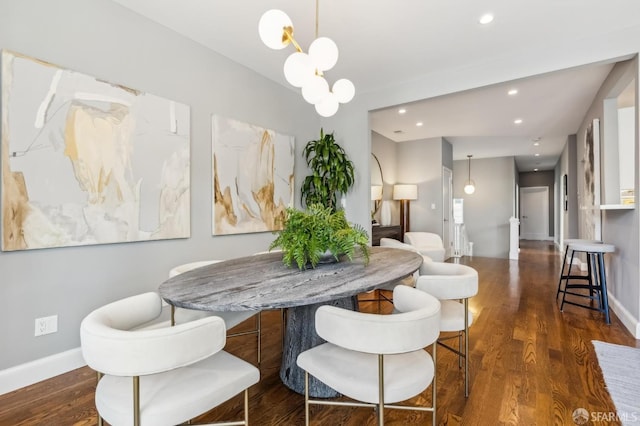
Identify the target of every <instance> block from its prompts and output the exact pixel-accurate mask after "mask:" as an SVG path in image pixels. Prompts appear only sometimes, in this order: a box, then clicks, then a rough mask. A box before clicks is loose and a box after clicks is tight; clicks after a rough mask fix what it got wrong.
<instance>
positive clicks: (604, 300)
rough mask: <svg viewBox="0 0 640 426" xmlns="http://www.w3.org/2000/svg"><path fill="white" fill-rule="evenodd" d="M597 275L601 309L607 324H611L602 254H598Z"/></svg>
mask: <svg viewBox="0 0 640 426" xmlns="http://www.w3.org/2000/svg"><path fill="white" fill-rule="evenodd" d="M597 257H598V274H599V279H600V293H601V297H600V298H601V300H602V309H603V311H604V317H605V319H606V321H607V324H611V321H610V318H609V296H608V294H607V273H606V270H605V267H604V254H603V253H598V255H597Z"/></svg>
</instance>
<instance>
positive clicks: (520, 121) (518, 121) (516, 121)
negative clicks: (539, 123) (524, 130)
mask: <svg viewBox="0 0 640 426" xmlns="http://www.w3.org/2000/svg"><path fill="white" fill-rule="evenodd" d="M513 122H514V123H515V124H522V118H516V119H515V120H513Z"/></svg>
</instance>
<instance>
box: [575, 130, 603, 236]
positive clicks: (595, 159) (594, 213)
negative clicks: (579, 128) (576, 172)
mask: <svg viewBox="0 0 640 426" xmlns="http://www.w3.org/2000/svg"><path fill="white" fill-rule="evenodd" d="M582 164H584V181H583V182H584V186H583V190H582V194H583V195H582V200H581V202H580V212H581V214H582V221H581V225H582V229H581V232H580V235H581V238H584V239H587V240H599V239H601V234H602V233H601V219H600V120H598V119H597V118H596V119H594V120H593V121H592V122H591V123H589V126H588V127H587V130H586V132H585V137H584V156H583V158H582Z"/></svg>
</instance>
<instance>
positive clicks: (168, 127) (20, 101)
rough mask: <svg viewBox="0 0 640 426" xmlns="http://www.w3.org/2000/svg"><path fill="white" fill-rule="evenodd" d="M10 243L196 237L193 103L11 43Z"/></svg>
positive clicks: (6, 109) (5, 115)
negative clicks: (15, 48) (60, 63)
mask: <svg viewBox="0 0 640 426" xmlns="http://www.w3.org/2000/svg"><path fill="white" fill-rule="evenodd" d="M1 106H2V149H1V159H2V162H1V166H2V187H1V188H2V203H1V213H2V250H4V251H12V250H26V249H38V248H46V247H65V246H79V245H89V244H106V243H120V242H132V241H145V240H158V239H168V238H187V237H189V236H190V210H189V198H190V193H189V192H190V182H189V176H190V171H189V170H190V165H189V160H190V111H189V107H188V106H187V105H184V104H180V103H178V102H174V101H171V100H168V99H164V98H161V97H158V96H154V95H150V94H148V93H144V92H141V91H138V90H134V89H131V88H128V87H123V86H120V85H116V84H111V83H108V82H106V81H102V80H98V79H96V78H94V77H91V76H89V75H85V74H82V73H78V72H74V71H70V70H66V69H62V68H59V67H57V66H55V65H52V64H49V63H46V62H43V61H39V60H37V59H33V58H29V57H26V56H23V55H19V54H15V53H12V52H8V51H3V52H2V104H1Z"/></svg>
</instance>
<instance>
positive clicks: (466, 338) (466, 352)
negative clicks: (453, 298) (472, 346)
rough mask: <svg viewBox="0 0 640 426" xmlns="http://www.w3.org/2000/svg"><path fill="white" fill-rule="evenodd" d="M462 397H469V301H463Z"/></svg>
mask: <svg viewBox="0 0 640 426" xmlns="http://www.w3.org/2000/svg"><path fill="white" fill-rule="evenodd" d="M464 396H465V398H468V397H469V299H464Z"/></svg>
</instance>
